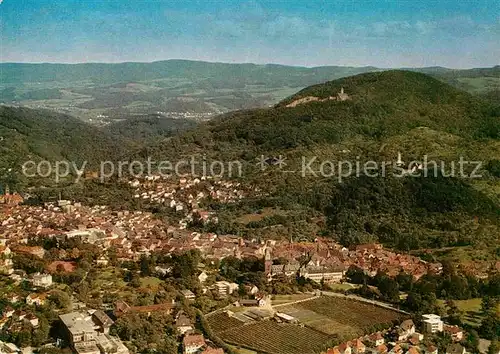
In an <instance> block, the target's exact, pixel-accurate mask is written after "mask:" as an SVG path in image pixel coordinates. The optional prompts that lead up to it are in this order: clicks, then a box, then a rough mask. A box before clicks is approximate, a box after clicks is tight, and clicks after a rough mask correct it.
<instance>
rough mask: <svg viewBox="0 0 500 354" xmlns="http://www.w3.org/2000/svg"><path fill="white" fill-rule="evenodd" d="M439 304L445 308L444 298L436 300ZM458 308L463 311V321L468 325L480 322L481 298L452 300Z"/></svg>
mask: <svg viewBox="0 0 500 354" xmlns="http://www.w3.org/2000/svg"><path fill="white" fill-rule="evenodd" d="M438 302H439V304H440V305H441V306H442V307H443V308H446V305H445V301H444V300H438ZM454 302H455V304H456V305H457V306H458V308H459V309H460V310H461V311H463V312H464V314H465V318H464V321H465V323H468V324H470V325H474V326H476V325H479V324H480V323H481V299H480V298H476V299H470V300H454Z"/></svg>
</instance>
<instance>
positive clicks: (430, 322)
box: [422, 314, 443, 333]
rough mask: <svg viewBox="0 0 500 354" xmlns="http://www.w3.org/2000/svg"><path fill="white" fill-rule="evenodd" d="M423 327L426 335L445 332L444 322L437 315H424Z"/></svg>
mask: <svg viewBox="0 0 500 354" xmlns="http://www.w3.org/2000/svg"><path fill="white" fill-rule="evenodd" d="M422 326H423V330H424V332H425V333H437V332H442V331H443V321H441V317H440V316H438V315H435V314H427V315H422Z"/></svg>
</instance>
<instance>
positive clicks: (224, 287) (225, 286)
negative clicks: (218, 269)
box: [215, 281, 239, 297]
mask: <svg viewBox="0 0 500 354" xmlns="http://www.w3.org/2000/svg"><path fill="white" fill-rule="evenodd" d="M238 288H239V285H238V284H236V283H230V282H228V281H218V282H217V283H215V290H216V291H217V294H218V295H219V296H221V297H225V296H228V295H231V294H232V293H233V292H234V291H235V290H238Z"/></svg>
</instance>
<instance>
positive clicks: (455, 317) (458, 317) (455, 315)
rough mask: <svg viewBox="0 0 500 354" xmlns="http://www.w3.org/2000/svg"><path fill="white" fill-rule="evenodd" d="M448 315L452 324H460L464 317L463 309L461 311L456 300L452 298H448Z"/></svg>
mask: <svg viewBox="0 0 500 354" xmlns="http://www.w3.org/2000/svg"><path fill="white" fill-rule="evenodd" d="M446 307H447V310H446V315H447V320H448V322H449V323H450V324H452V325H460V324H461V323H462V319H463V311H461V310H460V309H459V308H458V306H457V305H456V304H455V302H454V301H453V300H451V299H448V300H446Z"/></svg>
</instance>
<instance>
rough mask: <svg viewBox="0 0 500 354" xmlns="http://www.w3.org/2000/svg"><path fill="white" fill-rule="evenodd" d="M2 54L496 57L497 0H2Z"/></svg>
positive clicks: (99, 58)
mask: <svg viewBox="0 0 500 354" xmlns="http://www.w3.org/2000/svg"><path fill="white" fill-rule="evenodd" d="M0 36H1V37H0V40H1V42H0V61H2V62H64V63H80V62H123V61H155V60H165V59H178V58H182V59H194V60H207V61H221V62H253V63H279V64H289V65H302V66H319V65H352V66H364V65H374V66H379V67H405V66H413V67H419V66H434V65H440V66H447V67H453V68H467V67H483V66H493V65H497V64H500V59H499V58H500V1H499V0H492V1H490V0H433V1H427V0H399V1H388V0H376V1H375V0H374V1H372V0H308V1H305V0H282V1H275V0H267V1H257V0H254V1H235V0H205V1H191V0H121V1H119V0H99V1H95V0H87V1H86V0H3V2H1V4H0Z"/></svg>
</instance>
